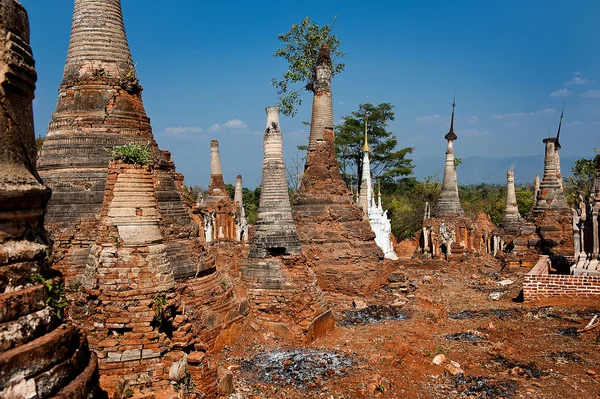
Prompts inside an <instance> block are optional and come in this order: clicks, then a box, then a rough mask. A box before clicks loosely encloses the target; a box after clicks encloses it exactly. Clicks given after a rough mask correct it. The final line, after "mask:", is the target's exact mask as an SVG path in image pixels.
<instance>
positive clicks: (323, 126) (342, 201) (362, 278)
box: [292, 45, 392, 303]
mask: <svg viewBox="0 0 600 399" xmlns="http://www.w3.org/2000/svg"><path fill="white" fill-rule="evenodd" d="M331 66H332V63H331V58H330V49H329V47H328V46H326V45H323V46H322V47H321V50H320V53H319V57H318V60H317V64H316V77H317V80H316V84H315V94H314V98H313V111H312V121H311V128H310V138H309V146H308V153H307V156H306V165H305V170H304V175H303V177H302V181H301V183H300V188H299V189H298V192H297V193H296V194H295V196H294V201H293V208H292V211H293V215H294V221H295V222H296V227H297V231H298V236H299V239H300V243H301V244H302V250H303V253H304V254H305V255H306V256H307V257H308V258H309V259H311V260H317V268H316V273H317V277H318V279H319V285H320V286H321V288H322V289H323V291H325V294H326V295H327V296H328V298H329V299H333V296H335V295H336V294H342V295H368V294H369V293H371V292H372V291H373V290H375V289H376V288H378V287H379V286H380V285H381V284H382V283H384V282H385V279H386V278H387V274H388V273H389V271H390V270H388V268H391V267H392V266H391V265H389V264H388V263H385V262H384V263H382V262H381V261H382V260H383V258H384V256H383V252H382V251H381V249H380V248H379V247H378V246H377V244H376V243H375V233H373V230H371V227H370V226H369V223H368V221H366V220H364V219H363V212H362V210H361V209H360V208H359V207H358V206H356V205H355V204H354V202H353V200H352V198H351V196H350V194H349V192H348V189H347V188H346V185H345V183H344V181H343V180H342V177H341V175H340V170H339V166H338V161H337V158H336V154H335V148H334V132H333V108H332V97H331ZM343 301H344V303H347V301H346V300H343ZM335 302H339V301H335Z"/></svg>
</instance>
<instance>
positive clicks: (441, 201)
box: [432, 95, 465, 217]
mask: <svg viewBox="0 0 600 399" xmlns="http://www.w3.org/2000/svg"><path fill="white" fill-rule="evenodd" d="M455 107H456V95H455V96H454V100H453V101H452V119H451V122H450V131H449V132H448V134H446V136H445V139H446V140H448V148H447V149H446V165H445V167H444V180H443V181H442V191H441V193H440V195H439V197H438V201H437V203H436V204H435V208H434V209H433V212H432V213H433V217H444V216H464V215H465V213H464V211H463V209H462V206H461V204H460V198H459V196H458V179H457V177H456V166H455V165H454V159H455V158H454V145H453V141H454V140H456V139H457V137H456V134H454V108H455Z"/></svg>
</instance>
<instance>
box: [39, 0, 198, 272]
mask: <svg viewBox="0 0 600 399" xmlns="http://www.w3.org/2000/svg"><path fill="white" fill-rule="evenodd" d="M90 32H94V34H93V35H91V34H90ZM141 91H142V86H141V85H140V83H139V79H138V77H137V72H136V70H135V66H134V63H133V61H132V59H131V54H130V51H129V46H128V44H127V37H126V34H125V28H124V24H123V16H122V12H121V3H120V0H76V1H75V8H74V12H73V26H72V31H71V39H70V44H69V51H68V54H67V60H66V64H65V70H64V74H63V80H62V82H61V85H60V87H59V95H58V101H57V105H56V112H55V113H54V114H53V116H52V121H51V122H50V125H49V127H48V134H47V136H46V139H45V140H44V145H43V148H42V150H41V153H40V159H39V161H38V168H39V171H40V175H41V177H42V179H43V180H44V182H45V183H46V184H48V186H49V187H50V188H51V189H52V190H53V195H52V198H51V200H50V202H49V204H48V215H47V224H48V229H49V231H50V233H51V238H52V239H53V240H54V241H55V242H56V247H57V261H56V267H57V268H58V269H59V270H60V271H62V272H63V274H64V275H65V278H66V279H67V281H71V280H77V276H79V275H80V274H81V273H82V272H83V269H84V267H85V264H86V253H87V251H88V248H89V246H90V245H91V244H92V243H93V241H94V238H95V237H96V236H97V231H96V226H97V224H98V221H99V220H100V211H101V209H102V202H103V199H104V188H105V186H106V179H107V173H108V172H107V165H108V162H109V160H110V153H109V152H108V151H107V148H108V149H110V148H112V147H114V146H117V145H123V144H127V143H137V144H140V145H148V147H149V148H150V150H151V153H152V159H153V163H154V166H155V169H156V171H157V174H158V175H159V177H160V179H159V181H160V184H159V185H158V186H157V193H156V195H157V200H158V204H159V210H160V212H161V213H162V214H163V220H164V223H165V225H164V226H163V227H165V228H166V229H167V232H168V234H170V235H172V236H174V237H177V238H178V239H185V238H189V237H194V235H197V226H196V225H194V224H193V223H192V221H191V218H190V216H189V214H188V212H186V210H185V208H184V207H183V204H182V202H181V198H180V196H179V193H178V191H177V187H176V185H175V180H176V179H177V176H176V173H175V170H174V165H173V163H172V162H171V161H170V159H169V158H168V157H167V156H166V154H165V153H164V152H162V151H161V150H159V148H158V145H157V144H156V142H155V141H154V138H153V135H152V129H151V126H150V119H149V118H148V116H147V115H146V111H145V109H144V105H143V103H142V96H141ZM184 247H185V246H184V245H183V244H182V243H181V242H179V243H172V244H169V248H168V253H169V258H170V259H171V261H172V262H174V263H176V264H175V265H174V273H175V277H176V278H185V277H189V276H193V275H194V272H195V267H194V265H193V263H192V262H191V261H190V260H189V259H186V254H185V250H184Z"/></svg>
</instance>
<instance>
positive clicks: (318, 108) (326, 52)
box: [306, 43, 333, 168]
mask: <svg viewBox="0 0 600 399" xmlns="http://www.w3.org/2000/svg"><path fill="white" fill-rule="evenodd" d="M330 53H331V48H330V47H329V45H328V44H327V43H323V44H322V45H321V48H320V49H319V57H318V58H317V64H316V67H315V72H316V82H315V87H314V93H315V95H314V97H313V107H312V118H311V124H310V136H309V138H308V152H307V155H306V168H308V166H309V164H310V161H311V154H312V153H313V152H314V151H315V150H316V148H317V142H318V141H320V140H323V137H324V134H325V129H326V128H331V129H333V103H332V96H331V76H332V65H333V64H332V62H331V54H330Z"/></svg>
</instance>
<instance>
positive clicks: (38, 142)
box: [35, 136, 46, 152]
mask: <svg viewBox="0 0 600 399" xmlns="http://www.w3.org/2000/svg"><path fill="white" fill-rule="evenodd" d="M44 139H46V137H42V136H37V137H36V138H35V149H36V151H37V152H40V150H41V149H42V146H43V145H44Z"/></svg>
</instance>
